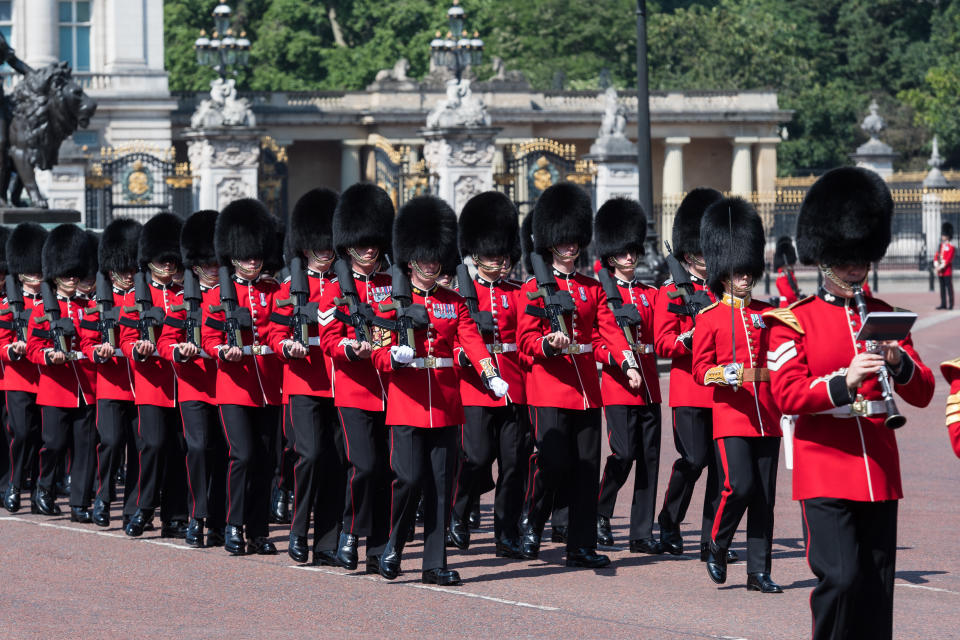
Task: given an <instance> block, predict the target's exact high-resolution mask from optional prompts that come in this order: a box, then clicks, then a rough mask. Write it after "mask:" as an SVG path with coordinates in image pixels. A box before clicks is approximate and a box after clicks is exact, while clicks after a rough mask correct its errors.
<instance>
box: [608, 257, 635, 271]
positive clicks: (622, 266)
mask: <svg viewBox="0 0 960 640" xmlns="http://www.w3.org/2000/svg"><path fill="white" fill-rule="evenodd" d="M610 262H611V263H612V265H613V268H614V269H624V270H626V269H636V268H637V262H636V260H634V262H633V264H624V263H623V262H620V261H619V260H617V259H616V258H615V257H613V256H611V257H610Z"/></svg>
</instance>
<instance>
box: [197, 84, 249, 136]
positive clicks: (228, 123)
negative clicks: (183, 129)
mask: <svg viewBox="0 0 960 640" xmlns="http://www.w3.org/2000/svg"><path fill="white" fill-rule="evenodd" d="M256 124H257V120H256V118H255V117H254V115H253V109H251V107H250V101H249V100H247V99H246V98H238V97H237V81H236V80H234V79H233V78H229V79H227V80H223V79H222V78H217V79H216V80H214V81H213V82H211V83H210V98H209V99H208V100H204V101H203V102H201V103H200V106H199V107H197V110H196V111H195V112H194V113H193V116H191V118H190V126H191V127H192V128H194V129H208V128H219V127H253V126H256Z"/></svg>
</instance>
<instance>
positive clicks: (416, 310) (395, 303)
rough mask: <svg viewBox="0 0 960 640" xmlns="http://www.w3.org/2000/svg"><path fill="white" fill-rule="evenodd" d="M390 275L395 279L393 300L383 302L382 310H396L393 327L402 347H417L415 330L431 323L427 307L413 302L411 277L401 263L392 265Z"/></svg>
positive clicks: (392, 293)
mask: <svg viewBox="0 0 960 640" xmlns="http://www.w3.org/2000/svg"><path fill="white" fill-rule="evenodd" d="M390 276H391V278H392V279H393V285H392V287H393V288H392V291H391V294H390V297H391V298H392V302H390V303H389V304H382V303H381V304H380V311H395V312H396V317H395V318H394V320H393V323H392V324H391V329H392V331H394V332H396V334H397V344H398V345H399V346H401V347H411V348H412V349H416V343H415V342H414V338H413V330H414V329H420V328H422V327H425V326H427V324H429V322H430V321H429V319H428V318H427V308H426V307H424V306H423V305H422V304H413V293H412V292H411V290H410V278H408V277H407V274H406V273H404V272H403V268H402V267H401V266H400V265H399V264H394V265H393V266H391V267H390Z"/></svg>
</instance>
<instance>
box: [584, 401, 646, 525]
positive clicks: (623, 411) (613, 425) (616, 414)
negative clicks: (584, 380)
mask: <svg viewBox="0 0 960 640" xmlns="http://www.w3.org/2000/svg"><path fill="white" fill-rule="evenodd" d="M603 410H604V413H605V415H606V418H607V442H608V444H609V445H610V452H611V453H610V455H609V456H607V463H606V465H605V466H604V468H603V475H602V476H601V477H600V497H599V501H598V504H597V513H598V514H599V515H602V516H606V517H608V518H610V517H613V508H614V506H615V505H616V503H617V493H618V492H619V491H620V489H621V487H623V485H624V483H626V481H627V478H628V477H629V476H630V467H632V466H633V463H634V461H636V463H637V472H636V474H635V475H634V478H633V500H632V501H631V503H630V505H631V506H630V539H631V540H642V539H645V538H649V537H650V536H651V535H653V513H654V510H655V508H656V502H657V474H658V473H659V471H660V405H659V404H648V405H636V406H625V405H612V406H608V407H604V409H603Z"/></svg>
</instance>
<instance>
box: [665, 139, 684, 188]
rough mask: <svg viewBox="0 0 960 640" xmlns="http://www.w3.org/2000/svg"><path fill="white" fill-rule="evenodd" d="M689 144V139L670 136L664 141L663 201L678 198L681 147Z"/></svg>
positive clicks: (680, 186) (681, 183) (680, 183)
mask: <svg viewBox="0 0 960 640" xmlns="http://www.w3.org/2000/svg"><path fill="white" fill-rule="evenodd" d="M686 144H690V138H688V137H682V136H672V137H668V138H666V139H665V140H664V153H663V188H662V189H661V193H662V194H663V199H664V200H666V199H668V198H671V197H675V196H678V195H680V194H682V193H683V192H684V188H683V146H684V145H686Z"/></svg>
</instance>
